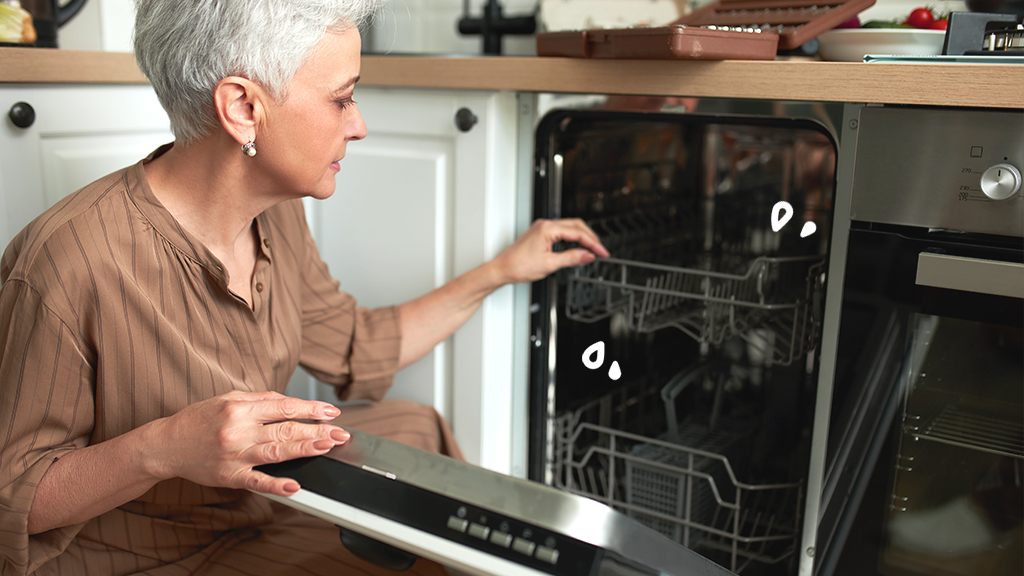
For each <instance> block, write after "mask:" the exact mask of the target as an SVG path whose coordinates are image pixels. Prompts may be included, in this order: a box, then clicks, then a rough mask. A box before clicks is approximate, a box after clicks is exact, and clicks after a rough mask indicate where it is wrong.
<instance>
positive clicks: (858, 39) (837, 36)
mask: <svg viewBox="0 0 1024 576" xmlns="http://www.w3.org/2000/svg"><path fill="white" fill-rule="evenodd" d="M945 37H946V32H945V31H944V30H918V29H915V28H841V29H838V30H829V31H828V32H825V33H824V34H822V35H820V36H818V42H820V43H821V49H820V54H821V59H822V60H836V61H840V62H861V61H863V60H864V55H865V54H885V55H889V54H909V55H914V56H935V55H937V54H941V53H942V40H943V39H944V38H945Z"/></svg>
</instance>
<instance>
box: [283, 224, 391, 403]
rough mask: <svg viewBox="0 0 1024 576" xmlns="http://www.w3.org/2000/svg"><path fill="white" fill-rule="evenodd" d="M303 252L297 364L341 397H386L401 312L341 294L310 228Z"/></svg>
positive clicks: (350, 398) (353, 398)
mask: <svg viewBox="0 0 1024 576" xmlns="http://www.w3.org/2000/svg"><path fill="white" fill-rule="evenodd" d="M304 252H305V264H304V267H303V275H302V276H303V278H302V352H301V354H300V357H299V364H300V365H301V366H302V367H303V368H305V369H306V370H307V371H309V372H310V373H311V374H312V375H313V376H314V377H316V378H317V379H318V380H321V381H323V382H327V383H329V384H333V385H335V386H336V387H338V396H339V398H342V399H344V400H362V399H368V400H375V401H376V400H381V399H383V398H384V395H385V394H386V393H387V391H388V389H389V388H390V387H391V383H392V381H393V380H394V375H395V371H396V370H398V356H399V353H400V351H401V333H400V330H399V323H398V308H397V307H394V306H389V307H385V308H376V309H369V308H362V307H359V306H357V305H356V300H355V298H353V297H352V296H351V295H350V294H347V293H345V292H342V291H340V289H339V288H340V284H339V283H338V281H337V280H335V279H334V278H333V277H332V276H331V275H330V273H329V272H328V269H327V264H325V263H324V261H323V260H322V259H321V258H320V255H319V252H318V250H317V248H316V244H315V243H314V242H313V239H312V236H310V235H309V232H308V229H306V233H305V250H304Z"/></svg>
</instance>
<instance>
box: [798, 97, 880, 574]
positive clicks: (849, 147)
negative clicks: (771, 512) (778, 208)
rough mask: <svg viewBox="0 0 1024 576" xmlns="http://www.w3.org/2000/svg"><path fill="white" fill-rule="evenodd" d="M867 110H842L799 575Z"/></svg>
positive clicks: (817, 496) (816, 504)
mask: <svg viewBox="0 0 1024 576" xmlns="http://www.w3.org/2000/svg"><path fill="white" fill-rule="evenodd" d="M863 108H864V106H862V105H859V104H847V105H846V106H845V107H844V109H843V125H842V129H841V131H840V133H839V158H838V160H837V165H836V195H835V207H836V208H835V215H834V216H833V218H832V245H831V248H830V253H829V264H828V272H827V273H826V281H825V313H824V317H823V319H822V329H821V359H820V361H819V364H818V366H819V368H818V390H817V394H816V397H815V401H814V424H813V430H812V432H811V454H810V463H809V465H808V471H807V501H806V503H805V505H804V518H803V527H802V532H803V533H802V535H801V544H800V549H799V550H798V552H799V558H800V566H799V576H812V574H813V573H814V557H815V547H816V543H817V538H818V522H819V521H820V519H821V518H820V515H821V494H822V484H823V482H824V476H825V458H826V452H827V450H828V425H829V417H830V414H829V413H830V409H831V407H832V382H833V379H834V377H835V370H836V349H837V348H838V345H839V313H840V311H841V310H842V305H843V282H844V281H845V278H846V250H847V245H848V244H849V241H850V205H851V200H850V199H851V195H852V185H851V182H852V179H853V178H852V175H853V168H854V154H853V150H855V149H856V147H855V145H856V143H857V138H858V130H857V128H858V120H857V119H858V118H859V116H860V112H861V110H862V109H863Z"/></svg>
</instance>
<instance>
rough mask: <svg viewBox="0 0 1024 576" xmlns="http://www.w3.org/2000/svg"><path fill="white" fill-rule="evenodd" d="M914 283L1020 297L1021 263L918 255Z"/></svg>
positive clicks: (1023, 283)
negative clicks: (915, 280) (915, 281)
mask: <svg viewBox="0 0 1024 576" xmlns="http://www.w3.org/2000/svg"><path fill="white" fill-rule="evenodd" d="M917 284H918V285H919V286H932V287H935V288H948V289H950V290H961V291H964V292H978V293H980V294H991V295H993V296H1009V297H1011V298H1024V264H1017V263H1015V262H1002V261H999V260H981V259H978V258H964V257H962V256H950V255H948V254H934V253H931V252H922V253H920V254H918V256H917Z"/></svg>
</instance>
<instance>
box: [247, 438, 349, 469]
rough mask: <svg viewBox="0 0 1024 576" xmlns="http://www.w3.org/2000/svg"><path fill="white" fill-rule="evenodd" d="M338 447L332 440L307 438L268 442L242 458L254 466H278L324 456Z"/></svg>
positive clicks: (257, 446)
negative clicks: (301, 459)
mask: <svg viewBox="0 0 1024 576" xmlns="http://www.w3.org/2000/svg"><path fill="white" fill-rule="evenodd" d="M335 446H336V443H335V441H334V440H332V439H324V438H306V439H303V440H299V441H296V442H266V443H263V444H256V445H255V446H252V447H251V448H249V449H248V450H246V451H245V452H244V453H243V455H242V457H243V459H244V460H245V461H247V462H250V463H251V464H252V466H260V465H262V464H276V463H278V462H286V461H288V460H295V459H297V458H311V457H313V456H323V455H324V454H326V453H327V452H329V451H330V450H331V449H332V448H334V447H335Z"/></svg>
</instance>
